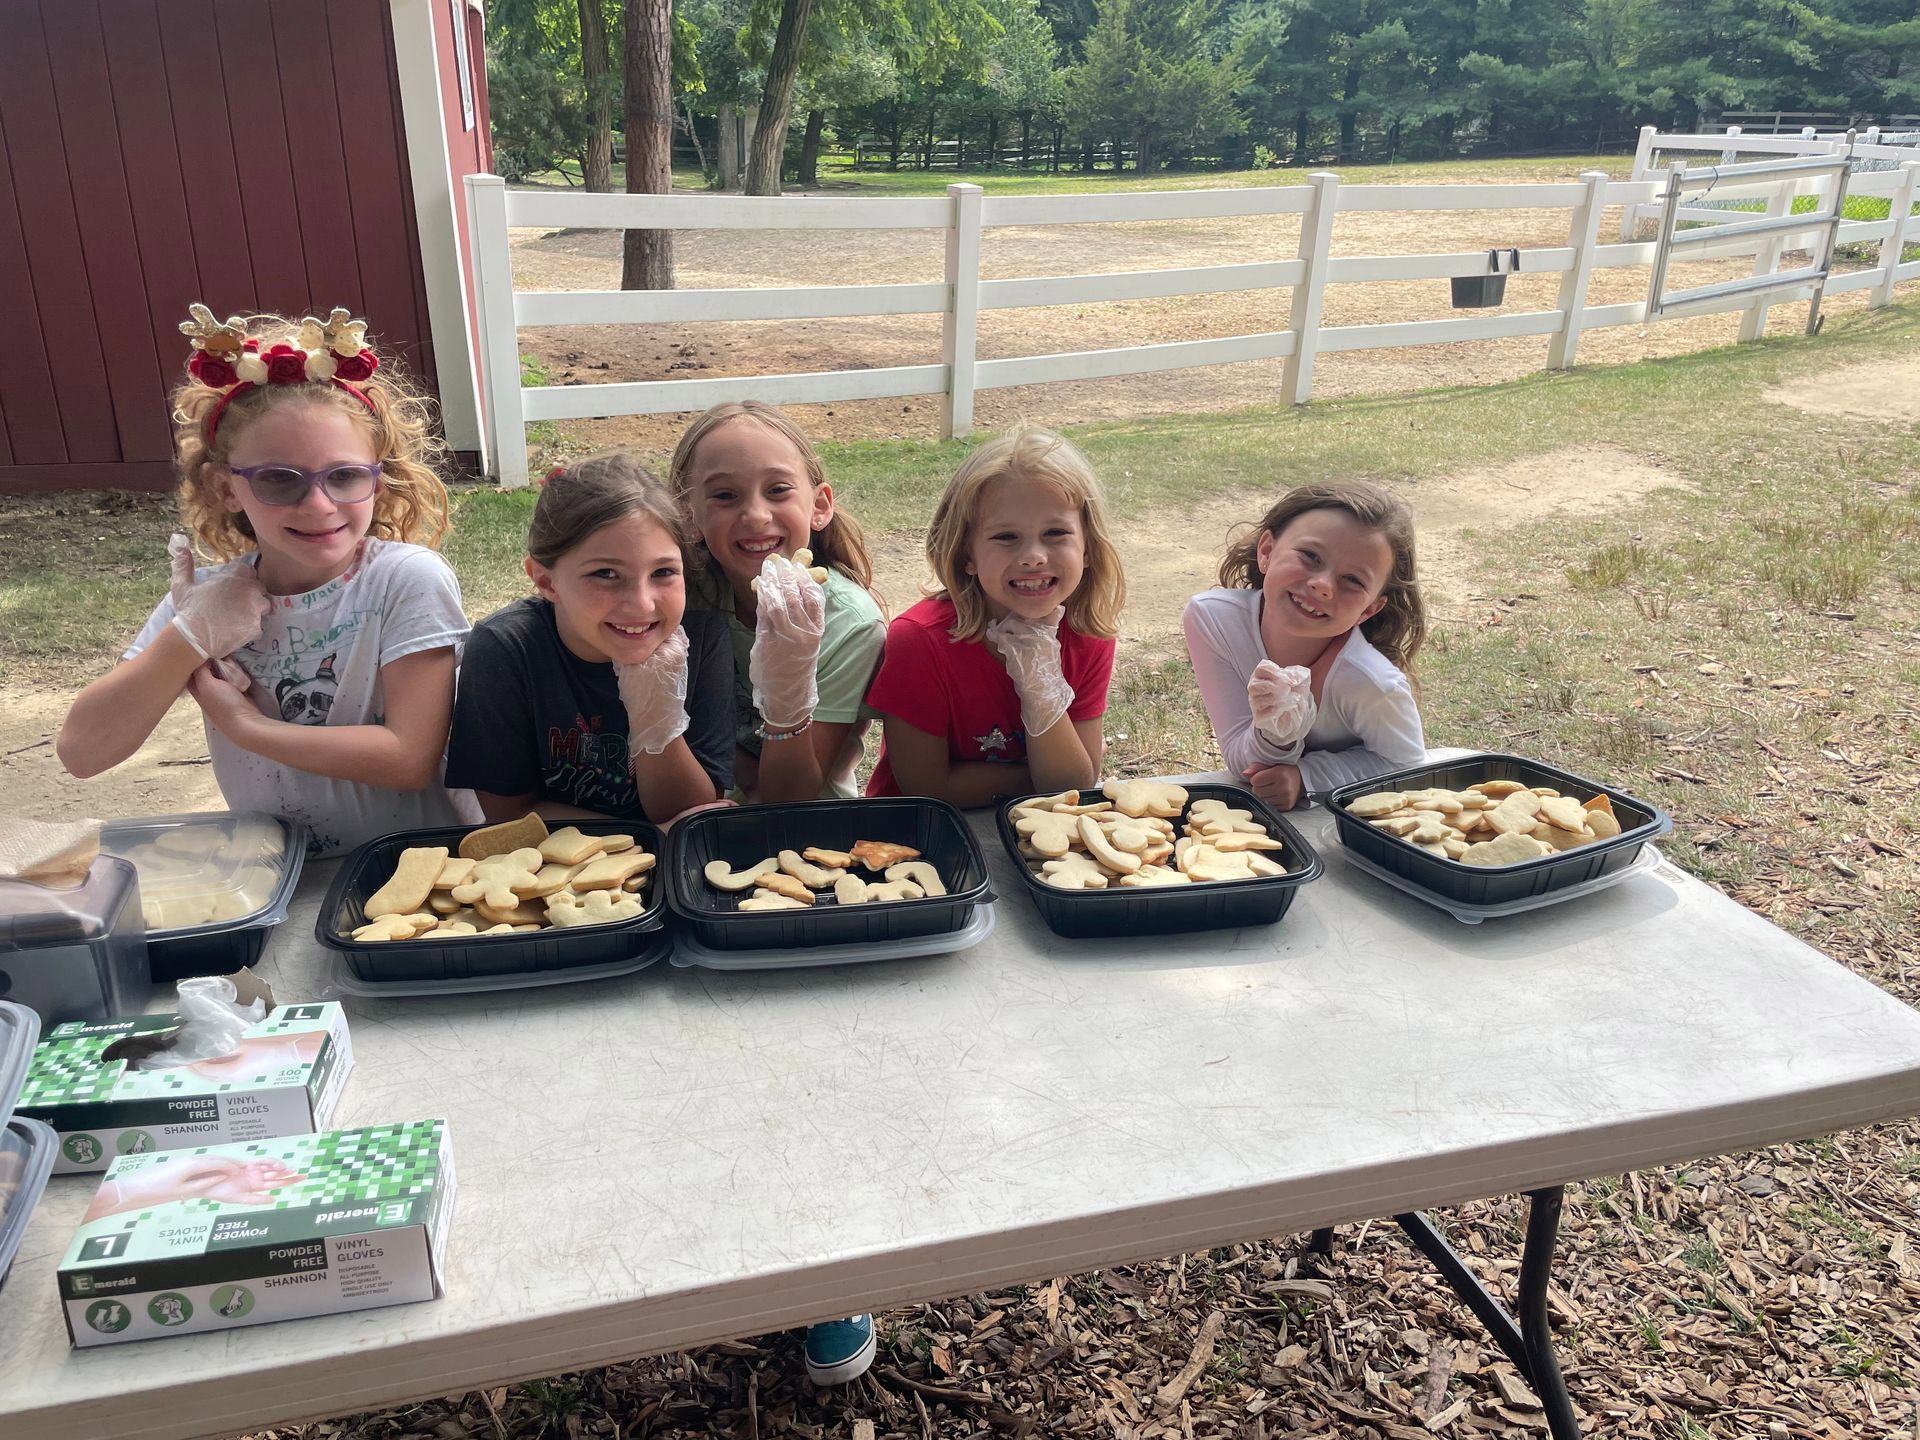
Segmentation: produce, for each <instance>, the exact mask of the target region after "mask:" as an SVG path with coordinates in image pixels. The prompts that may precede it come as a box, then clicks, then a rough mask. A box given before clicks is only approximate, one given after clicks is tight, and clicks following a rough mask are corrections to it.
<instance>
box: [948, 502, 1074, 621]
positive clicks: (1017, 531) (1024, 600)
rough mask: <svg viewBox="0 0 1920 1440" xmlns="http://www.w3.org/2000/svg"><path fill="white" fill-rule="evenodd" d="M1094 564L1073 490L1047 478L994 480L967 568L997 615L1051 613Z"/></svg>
mask: <svg viewBox="0 0 1920 1440" xmlns="http://www.w3.org/2000/svg"><path fill="white" fill-rule="evenodd" d="M1086 569H1087V551H1086V533H1085V526H1084V525H1083V523H1082V521H1081V516H1080V507H1079V505H1078V504H1076V503H1075V502H1074V500H1073V497H1072V496H1070V495H1068V494H1067V493H1066V492H1065V491H1063V490H1061V489H1060V488H1059V487H1058V486H1055V485H1049V484H1047V483H1046V482H1045V481H1034V480H1022V479H1017V478H1015V477H1013V476H1007V475H1003V476H1001V477H1000V478H999V479H997V480H993V481H990V482H988V484H987V485H986V487H985V488H984V489H983V490H982V491H981V492H980V502H979V507H978V509H977V510H976V512H975V514H974V520H973V526H972V528H971V530H970V531H969V532H968V535H967V550H966V570H967V574H969V575H971V576H973V578H974V579H975V580H976V581H978V582H979V585H980V594H981V598H982V599H984V600H985V601H986V603H987V613H988V614H989V615H990V616H992V618H994V619H995V620H1000V619H1004V618H1005V617H1006V616H1008V615H1019V616H1021V617H1023V618H1024V619H1028V620H1041V619H1044V618H1046V616H1047V614H1048V613H1049V612H1050V611H1052V609H1053V608H1054V607H1055V606H1056V605H1064V604H1066V603H1067V597H1068V596H1070V595H1072V594H1073V592H1074V591H1075V590H1076V589H1078V588H1079V586H1080V577H1081V576H1082V575H1084V574H1085V573H1086Z"/></svg>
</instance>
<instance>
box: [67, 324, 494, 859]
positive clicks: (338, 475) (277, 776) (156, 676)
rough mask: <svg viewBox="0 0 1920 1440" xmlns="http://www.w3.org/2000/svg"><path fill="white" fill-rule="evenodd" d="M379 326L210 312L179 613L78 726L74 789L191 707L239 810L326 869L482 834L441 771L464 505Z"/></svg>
mask: <svg viewBox="0 0 1920 1440" xmlns="http://www.w3.org/2000/svg"><path fill="white" fill-rule="evenodd" d="M364 328H365V327H364V324H363V323H362V322H357V321H351V320H350V319H349V318H347V316H346V312H345V311H336V312H334V314H333V315H332V316H330V317H329V319H328V320H326V321H320V320H317V319H314V318H312V317H307V318H306V319H304V320H290V319H286V318H283V317H278V316H260V317H255V318H253V319H250V320H247V321H245V322H242V321H240V320H238V319H235V320H227V321H220V320H217V319H216V318H215V317H214V316H213V313H212V312H211V311H209V310H208V309H207V308H206V307H205V306H203V305H196V306H194V307H193V313H192V318H191V319H189V320H188V321H187V322H185V323H184V324H183V325H182V326H181V330H182V332H183V333H184V334H186V335H187V336H188V338H189V339H190V340H191V342H192V345H193V351H192V355H191V358H190V359H189V361H188V366H187V369H188V378H187V379H186V381H185V383H183V384H182V385H180V386H179V388H178V389H176V390H175V392H174V395H173V406H172V409H173V415H174V453H175V462H176V465H177V468H178V470H179V473H180V512H181V514H180V518H181V522H182V525H183V527H184V529H185V531H186V533H185V534H183V535H179V536H176V537H174V539H173V540H172V541H170V542H169V544H168V562H169V569H170V572H171V581H170V584H169V587H168V594H167V596H166V598H165V599H163V600H162V601H161V602H160V604H159V605H158V606H157V607H156V608H155V609H154V611H153V613H152V614H151V615H150V616H149V617H148V619H147V623H146V624H145V625H144V626H143V627H142V628H141V630H140V633H139V634H138V635H136V636H135V637H134V638H133V640H132V642H131V643H130V644H129V645H128V646H127V647H126V649H125V650H124V651H123V652H122V654H121V656H120V663H119V664H117V665H116V666H115V667H114V668H113V669H112V670H110V671H108V672H107V673H106V674H105V675H103V676H101V677H100V678H99V679H97V680H95V681H93V682H92V683H91V684H89V685H88V686H87V687H86V688H85V689H84V690H82V691H81V692H80V694H79V696H78V697H77V698H76V699H75V700H74V702H73V706H72V708H71V709H70V710H69V711H68V714H67V718H66V721H65V723H64V724H62V726H61V728H60V736H59V740H58V742H57V744H58V753H59V756H60V760H61V763H62V764H64V765H65V766H66V767H67V769H68V770H69V771H70V772H71V773H72V774H74V775H78V776H82V777H85V776H90V775H97V774H99V773H100V772H101V771H103V770H107V769H110V768H112V767H113V766H115V765H118V764H119V763H120V762H121V761H123V760H125V759H126V758H127V757H128V756H130V755H132V754H133V752H134V751H135V750H137V749H139V748H140V746H141V745H143V744H144V743H145V742H146V740H147V738H148V736H150V735H151V734H152V733H153V731H154V729H155V727H156V726H157V725H158V724H159V723H160V719H161V717H162V716H163V715H165V714H166V712H167V710H168V708H169V707H170V706H172V704H173V702H174V701H175V700H177V699H178V698H179V697H180V696H181V694H182V693H183V692H184V693H186V694H189V695H191V696H192V698H193V699H194V701H195V702H197V703H198V705H199V706H200V710H201V713H202V715H203V717H204V720H205V723H206V729H207V748H208V751H209V753H210V754H211V756H212V758H213V773H214V778H215V779H216V780H217V781H218V782H219V785H220V793H221V795H222V797H223V798H224V799H225V800H226V803H227V806H228V808H230V809H233V810H257V811H265V812H267V813H270V814H278V815H287V816H291V817H293V818H294V819H297V820H300V821H302V822H304V823H305V824H306V826H307V829H308V833H309V836H310V837H311V838H310V846H311V848H312V849H313V850H314V851H315V853H318V854H322V855H327V854H335V853H338V852H340V851H342V850H346V849H350V848H352V847H354V846H357V845H359V844H361V843H363V842H364V841H366V840H369V839H371V838H373V837H374V836H376V835H383V834H387V833H390V832H392V831H396V830H415V829H427V828H434V827H438V826H445V825H455V824H460V823H463V822H467V823H470V822H472V821H475V820H477V819H479V810H478V807H477V806H476V805H475V803H474V801H473V797H472V796H471V795H456V794H453V793H451V792H449V791H448V789H447V787H446V784H445V781H444V778H443V776H442V774H441V757H442V755H443V754H444V753H445V751H446V742H447V727H448V720H449V717H450V715H451V713H452V709H453V687H454V670H455V665H456V662H457V659H458V653H459V648H460V645H461V643H462V642H463V641H464V639H465V638H466V634H467V621H466V615H465V613H464V611H463V610H462V608H461V604H460V586H459V582H458V581H457V580H455V578H454V574H453V570H452V569H451V567H449V566H448V564H447V563H446V561H444V560H443V559H441V558H440V556H439V554H438V553H436V551H435V550H434V548H433V547H434V546H436V545H437V544H438V543H439V541H440V538H441V536H442V535H444V534H445V533H446V529H447V493H446V487H445V485H444V484H443V483H442V482H441V479H440V476H439V475H438V474H436V473H435V471H434V469H433V464H432V461H433V457H434V455H435V453H436V448H435V444H434V441H433V440H432V438H431V435H430V433H429V430H428V426H427V420H426V418H425V416H426V411H425V409H424V408H423V406H422V404H421V399H422V397H421V392H420V391H419V389H418V388H417V387H416V386H415V385H414V384H413V383H412V381H411V380H409V379H408V378H407V377H406V376H405V375H404V374H403V373H401V372H400V371H399V369H398V368H397V367H395V366H392V365H390V364H389V365H383V364H382V363H381V361H380V359H379V357H378V356H377V355H376V354H375V352H374V350H373V349H372V348H371V347H369V346H368V345H367V344H366V342H365V338H364ZM196 550H198V551H199V552H200V553H201V554H203V555H206V556H210V557H211V558H212V560H213V562H214V563H212V564H210V565H205V566H197V565H196V563H195V560H194V552H195V551H196ZM315 635H327V636H329V637H330V638H329V642H328V648H327V649H326V650H324V651H319V652H317V653H309V644H310V637H312V636H315ZM316 661H318V662H319V663H320V668H321V670H322V671H323V672H324V679H325V682H326V683H325V685H324V686H323V687H321V688H320V689H315V687H314V685H313V680H314V674H315V672H314V669H313V667H314V665H315V662H316ZM287 697H297V700H298V703H295V702H294V700H288V699H287ZM282 700H287V703H284V704H283V703H281V702H282ZM310 702H311V703H310Z"/></svg>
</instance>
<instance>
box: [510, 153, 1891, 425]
mask: <svg viewBox="0 0 1920 1440" xmlns="http://www.w3.org/2000/svg"><path fill="white" fill-rule="evenodd" d="M1580 164H1581V162H1579V161H1577V160H1574V161H1568V162H1566V168H1565V170H1564V172H1562V171H1560V170H1555V169H1551V168H1545V167H1543V169H1542V171H1541V172H1540V173H1538V174H1536V175H1529V176H1528V177H1527V178H1528V179H1530V180H1539V181H1554V180H1570V179H1572V178H1574V176H1575V175H1576V174H1577V172H1578V169H1579V168H1580ZM1502 178H1503V179H1511V178H1513V177H1511V176H1503V177H1502ZM1569 221H1570V212H1568V211H1566V210H1509V211H1441V212H1421V213H1398V214H1396V213H1375V212H1354V213H1346V214H1341V215H1339V216H1338V217H1337V218H1336V220H1335V224H1334V231H1333V250H1334V253H1335V254H1337V255H1343V256H1351V255H1403V254H1420V253H1449V252H1459V251H1472V250H1484V249H1488V248H1491V247H1495V246H1499V247H1502V248H1504V247H1507V246H1518V247H1519V248H1520V250H1521V252H1522V254H1521V270H1520V273H1519V275H1517V276H1516V277H1515V278H1513V279H1512V280H1510V281H1509V282H1508V285H1507V294H1506V302H1505V305H1504V306H1503V309H1504V310H1505V312H1506V313H1509V314H1512V313H1519V312H1522V311H1530V310H1543V309H1552V308H1554V306H1555V303H1556V297H1557V295H1558V291H1559V285H1560V277H1559V276H1558V275H1555V274H1528V273H1527V270H1526V253H1525V252H1526V251H1527V250H1529V249H1539V248H1543V247H1552V246H1564V245H1565V244H1567V242H1568V234H1567V227H1568V224H1569ZM1618 229H1619V212H1618V210H1617V208H1615V209H1609V211H1608V212H1607V216H1606V217H1605V220H1604V222H1603V224H1602V226H1601V238H1602V241H1603V242H1610V241H1612V240H1614V239H1615V238H1617V236H1618ZM1299 230H1300V217H1299V216H1297V215H1284V216H1260V217H1249V218H1239V219H1223V220H1193V221H1146V222H1131V223H1122V224H1097V225H1056V226H1009V227H996V228H993V229H989V230H988V231H987V232H986V234H985V237H984V240H983V242H982V247H981V272H982V276H983V278H989V279H1002V278H1014V277H1025V276H1043V275H1075V274H1089V273H1107V272H1113V271H1123V270H1148V269H1161V268H1170V267H1184V266H1199V265H1226V264H1243V263H1249V262H1254V261H1264V260H1274V259H1288V258H1291V257H1292V256H1293V255H1294V254H1295V253H1296V250H1297V247H1298V241H1299ZM513 233H514V241H513V269H514V283H515V286H516V287H517V288H519V289H526V290H597V289H612V288H617V287H618V285H619V273H620V234H619V232H617V231H603V230H518V231H515V232H513ZM942 243H943V242H942V236H941V232H939V231H931V230H909V231H824V232H799V231H741V230H705V231H703V230H693V231H682V232H680V233H679V235H678V238H677V242H676V252H677V262H678V278H679V284H680V286H681V288H683V289H696V288H745V287H755V286H806V285H851V284H881V283H911V282H923V281H937V280H939V279H940V277H941V270H942V258H941V257H942ZM1747 269H1748V265H1747V262H1740V261H1725V260H1722V261H1717V262H1704V263H1699V264H1694V265H1690V266H1688V267H1686V269H1685V270H1684V271H1683V272H1681V273H1682V274H1683V276H1684V279H1682V280H1678V281H1676V282H1675V283H1677V284H1701V283H1707V282H1708V281H1710V280H1712V279H1718V278H1729V277H1732V276H1737V275H1741V274H1745V273H1747ZM1646 285H1647V271H1646V269H1645V267H1631V268H1621V269H1610V270H1596V271H1595V272H1594V274H1593V280H1592V285H1591V289H1590V292H1589V299H1588V303H1589V304H1593V305H1606V304H1615V303H1623V302H1628V301H1634V300H1640V299H1643V298H1645V295H1646ZM1290 297H1291V291H1289V290H1265V291H1248V292H1239V293H1231V294H1218V295H1196V296H1181V297H1175V298H1169V299H1158V300H1137V301H1125V302H1114V303H1108V304H1097V305H1060V306H1044V307H1033V308H1027V309H1020V310H1002V311H989V312H986V313H983V314H982V315H981V316H980V325H979V351H978V353H979V357H980V358H981V359H983V360H986V359H999V358H1003V357H1010V356H1020V355H1035V354H1050V353H1055V352H1060V351H1072V350H1094V349H1104V348H1109V347H1114V346H1124V345H1134V344H1155V343H1163V342H1168V341H1179V340H1197V339H1210V338H1215V337H1221V336H1230V335H1239V334H1249V333H1257V332H1260V331H1267V330H1280V329H1285V328H1286V326H1287V318H1288V315H1287V312H1288V306H1289V303H1290ZM1865 303H1866V294H1865V292H1856V293H1854V294H1851V295H1845V296H1838V297H1834V298H1832V299H1830V300H1829V301H1828V302H1827V305H1826V308H1827V309H1829V310H1831V311H1845V310H1849V309H1854V308H1858V307H1860V306H1863V305H1864V304H1865ZM1460 313H1462V312H1458V311H1455V310H1453V309H1452V308H1451V305H1450V301H1449V287H1448V285H1447V282H1446V281H1444V280H1425V281H1394V282H1381V283H1375V284H1359V285H1354V284H1342V285H1334V286H1330V287H1329V288H1328V290H1327V294H1326V301H1325V310H1324V314H1323V320H1322V323H1323V324H1325V325H1329V326H1337V325H1371V324H1381V323H1387V322H1397V321H1409V320H1437V319H1445V318H1449V317H1452V316H1455V315H1458V314H1460ZM1805 318H1806V310H1805V306H1804V305H1782V306H1777V307H1775V309H1774V310H1773V312H1772V319H1771V325H1772V327H1773V329H1774V330H1775V332H1776V333H1793V332H1794V331H1796V330H1798V329H1799V328H1800V327H1802V326H1803V325H1804V324H1805ZM1738 326H1739V317H1738V316H1737V315H1735V314H1724V315H1709V316H1700V317H1696V318H1692V319H1684V320H1677V321H1669V322H1664V323H1660V324H1656V325H1653V326H1644V325H1633V326H1616V327H1611V328H1608V329H1602V330H1590V331H1588V332H1586V333H1585V334H1584V335H1582V337H1581V341H1580V352H1579V359H1580V361H1581V363H1583V364H1605V363H1611V362H1620V361H1628V360H1638V359H1645V358H1649V357H1654V356H1664V355H1673V354H1679V353H1684V352H1688V351H1693V350H1700V349H1705V348H1708V347H1711V346H1716V345H1724V344H1728V343H1731V342H1732V341H1733V340H1734V338H1735V333H1736V331H1737V329H1738ZM1547 343H1548V342H1547V340H1546V339H1545V338H1544V337H1528V338H1521V339H1510V340H1489V341H1476V342H1469V343H1464V344H1455V345H1431V346H1421V347H1417V348H1410V349H1401V350H1384V351H1372V352H1358V353H1347V354H1334V355H1323V356H1322V357H1320V359H1319V362H1318V365H1317V367H1316V372H1315V384H1314V393H1315V395H1316V396H1319V397H1341V396H1353V395H1371V394H1387V393H1393V392H1397V391H1406V390H1414V389H1422V388H1427V387H1431V386H1444V385H1484V384H1492V383H1495V382H1498V381H1503V380H1511V379H1514V378H1516V377H1518V376H1521V375H1525V374H1528V373H1530V372H1532V371H1535V370H1538V369H1540V368H1541V367H1542V366H1544V364H1545V363H1546V354H1547ZM521 345H522V348H523V350H524V351H525V352H526V353H527V354H530V355H532V356H535V357H537V358H538V359H539V361H540V362H541V364H542V365H544V366H545V367H546V370H547V372H548V373H549V375H550V376H551V377H552V382H553V383H555V384H567V383H570V382H573V383H581V384H594V383H603V382H608V381H623V380H684V379H711V378H719V377H723V376H728V375H743V376H745V375H772V374H782V373H788V372H797V371H820V370H836V369H867V368H877V367H882V366H892V365H916V364H929V363H934V362H937V361H938V359H939V357H940V317H939V316H937V315H923V316H914V315H906V316H877V317H863V318H850V319H837V320H805V321H785V322H780V321H736V322H714V323H710V324H660V325H601V326H572V327H565V328H530V329H526V330H523V331H522V332H521ZM1281 365H1282V362H1280V361H1278V360H1273V361H1254V362H1248V363H1243V364H1237V365H1221V366H1210V367H1206V368H1196V369H1188V370H1176V371H1170V372H1164V373H1160V374H1154V375H1143V376H1127V377H1120V378H1114V379H1106V380H1092V381H1077V382H1071V383H1062V384H1052V385H1044V386H1024V387H1016V388H1010V389H1005V390H983V391H980V392H978V394H977V396H976V411H975V414H976V423H977V424H978V425H979V427H980V428H982V429H993V428H997V427H1000V426H1004V425H1006V424H1008V423H1010V422H1012V421H1014V420H1016V419H1019V418H1022V417H1024V418H1028V419H1034V420H1040V421H1044V422H1045V423H1048V424H1072V423H1077V422H1085V421H1093V420H1105V419H1130V418H1136V417H1141V416H1147V415H1158V414H1173V413H1195V412H1205V411H1217V410H1231V409H1237V408H1242V407H1245V406H1251V405H1261V404H1271V403H1273V401H1274V400H1275V399H1276V397H1277V394H1278V390H1279V383H1280V374H1281ZM792 408H793V412H794V414H795V417H796V418H797V419H798V420H799V421H800V422H801V423H802V424H803V425H804V426H806V428H807V430H808V432H809V433H810V434H813V435H816V436H818V437H821V438H834V439H863V438H887V437H912V438H927V437H930V436H934V435H937V434H938V433H939V424H940V413H941V401H940V398H939V397H938V396H923V397H915V398H908V399H897V400H868V401H849V402H840V403H835V404H831V405H808V406H794V407H792ZM682 423H684V420H683V417H679V416H673V415H657V416H626V417H613V418H608V419H603V420H587V421H573V422H567V423H566V424H565V425H564V427H563V429H564V431H565V433H566V434H567V435H568V436H569V437H570V438H572V439H573V440H574V441H575V442H576V443H578V444H581V445H585V446H602V445H616V444H618V445H631V446H635V447H638V448H640V449H643V450H646V451H649V452H659V451H664V450H667V449H669V448H671V445H672V441H673V437H674V435H675V434H676V433H677V431H678V429H679V427H680V425H681V424H682Z"/></svg>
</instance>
